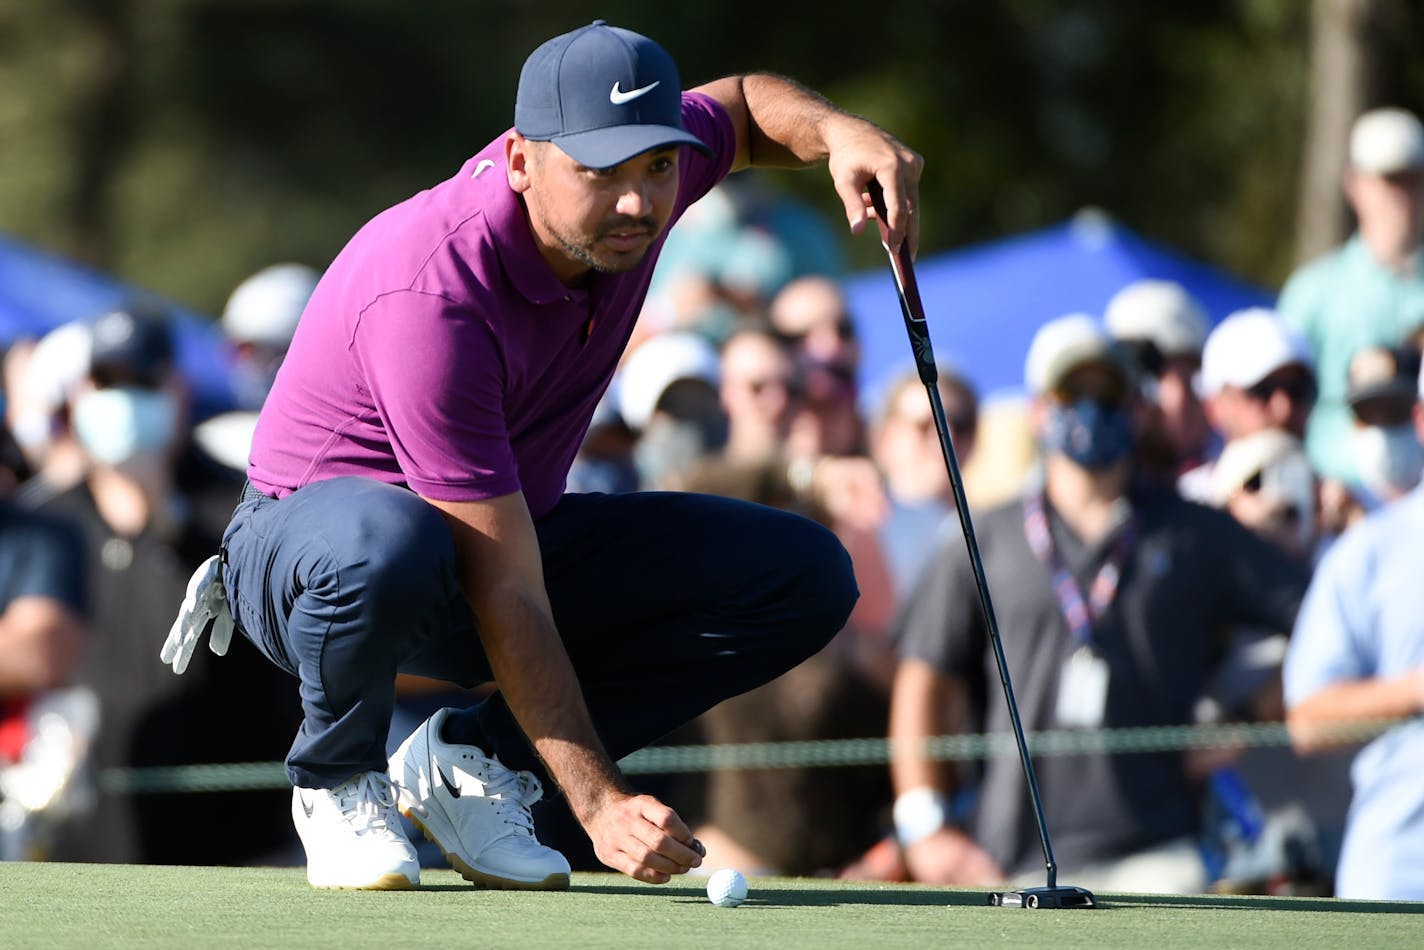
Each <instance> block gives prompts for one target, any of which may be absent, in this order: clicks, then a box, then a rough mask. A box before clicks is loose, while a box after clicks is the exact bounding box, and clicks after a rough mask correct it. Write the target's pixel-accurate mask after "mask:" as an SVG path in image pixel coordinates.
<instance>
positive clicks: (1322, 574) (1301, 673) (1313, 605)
mask: <svg viewBox="0 0 1424 950" xmlns="http://www.w3.org/2000/svg"><path fill="white" fill-rule="evenodd" d="M1351 540H1353V539H1350V538H1348V537H1347V538H1346V539H1342V541H1339V542H1336V544H1335V546H1334V547H1332V548H1331V549H1330V551H1329V552H1327V553H1326V556H1325V558H1324V559H1323V560H1322V561H1321V562H1320V565H1319V567H1317V568H1316V571H1315V577H1314V578H1313V579H1312V580H1311V583H1310V588H1309V590H1308V591H1307V592H1306V595H1305V601H1304V602H1303V603H1302V604H1301V608H1300V613H1299V615H1298V616H1297V617H1296V622H1295V630H1294V632H1293V633H1292V634H1291V640H1290V646H1289V648H1288V649H1287V651H1286V662H1285V669H1284V671H1283V677H1284V685H1285V701H1286V707H1287V708H1293V707H1295V706H1298V705H1300V704H1301V703H1303V702H1305V701H1306V700H1307V699H1309V698H1310V697H1311V696H1314V695H1315V694H1316V693H1318V692H1320V691H1321V690H1322V689H1324V688H1325V687H1327V686H1329V685H1331V684H1332V683H1337V682H1340V681H1342V680H1352V679H1359V678H1361V677H1363V676H1367V675H1369V674H1371V673H1372V672H1373V669H1372V667H1373V664H1372V662H1371V661H1370V658H1369V657H1368V656H1367V655H1366V651H1365V649H1364V645H1365V643H1366V642H1367V639H1368V638H1367V631H1366V630H1365V629H1364V626H1363V625H1364V624H1366V623H1367V622H1368V615H1367V614H1366V613H1365V609H1366V606H1367V605H1366V603H1365V600H1364V598H1365V596H1366V595H1365V591H1366V590H1367V587H1368V585H1367V584H1366V583H1365V579H1364V577H1363V576H1362V571H1361V569H1360V568H1361V560H1360V553H1361V552H1360V551H1359V547H1358V545H1355V544H1351V543H1347V542H1348V541H1351Z"/></svg>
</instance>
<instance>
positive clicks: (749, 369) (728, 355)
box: [720, 328, 801, 465]
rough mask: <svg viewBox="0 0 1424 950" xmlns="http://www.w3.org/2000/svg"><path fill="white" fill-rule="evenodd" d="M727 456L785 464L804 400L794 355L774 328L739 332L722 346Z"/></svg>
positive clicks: (744, 461) (753, 462) (739, 460)
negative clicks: (799, 410) (788, 447)
mask: <svg viewBox="0 0 1424 950" xmlns="http://www.w3.org/2000/svg"><path fill="white" fill-rule="evenodd" d="M720 391H721V397H722V408H723V409H724V410H725V411H726V413H727V448H726V453H725V454H726V457H727V459H728V460H729V461H731V462H734V463H737V464H751V465H756V464H762V463H766V462H771V461H774V460H780V461H782V463H783V464H784V463H785V459H786V455H785V449H786V437H787V435H788V434H789V433H790V431H791V420H792V419H793V418H794V417H795V414H796V411H797V409H798V408H799V407H800V400H801V380H800V379H799V378H798V376H797V373H796V364H795V362H794V360H793V359H792V356H791V353H790V351H789V350H788V348H787V347H786V345H785V344H784V343H782V342H781V340H780V338H779V337H777V336H776V335H775V334H773V333H772V332H771V331H770V330H767V329H759V328H748V329H744V330H739V331H738V332H736V333H734V334H733V335H732V337H731V338H730V339H729V340H727V343H726V345H725V346H724V347H723V348H722V379H721V389H720Z"/></svg>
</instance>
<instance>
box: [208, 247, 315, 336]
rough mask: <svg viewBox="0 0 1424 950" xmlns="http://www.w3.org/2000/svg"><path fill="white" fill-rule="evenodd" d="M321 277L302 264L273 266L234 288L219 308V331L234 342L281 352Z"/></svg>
mask: <svg viewBox="0 0 1424 950" xmlns="http://www.w3.org/2000/svg"><path fill="white" fill-rule="evenodd" d="M320 279H321V275H320V274H319V273H317V272H316V271H314V270H312V269H311V268H310V267H307V266H306V265H305V264H273V265H272V266H271V267H264V268H263V269H262V270H260V271H258V272H257V273H255V274H253V275H252V276H251V277H249V278H247V279H246V280H244V281H243V282H242V283H240V284H238V285H237V289H236V290H234V291H233V292H232V296H231V297H229V298H228V301H227V306H226V307H225V308H224V309H223V315H222V328H223V333H225V334H227V337H228V339H230V340H233V341H235V342H237V343H262V344H266V345H267V346H272V347H277V348H279V349H285V348H286V347H288V346H290V345H291V342H292V335H293V334H294V333H296V332H297V320H298V319H300V317H301V315H302V310H303V309H305V308H306V305H307V301H308V300H310V299H311V295H312V291H314V290H316V284H317V281H318V280H320Z"/></svg>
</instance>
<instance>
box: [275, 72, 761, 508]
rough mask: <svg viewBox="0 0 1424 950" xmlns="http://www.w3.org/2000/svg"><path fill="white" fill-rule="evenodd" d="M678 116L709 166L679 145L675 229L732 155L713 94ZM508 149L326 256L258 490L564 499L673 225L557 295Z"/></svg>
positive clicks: (472, 164) (477, 160)
mask: <svg viewBox="0 0 1424 950" xmlns="http://www.w3.org/2000/svg"><path fill="white" fill-rule="evenodd" d="M682 119H683V123H684V125H685V126H686V128H687V129H688V131H690V132H692V133H693V134H694V135H696V136H697V137H698V138H700V139H701V140H702V141H704V142H706V143H707V144H708V146H710V147H711V148H712V151H713V154H714V155H715V156H716V157H715V158H707V157H705V156H703V155H701V154H700V153H698V152H695V151H693V150H692V149H689V148H684V149H682V154H681V157H680V162H679V164H680V168H681V182H680V184H679V186H678V194H677V202H676V205H675V206H674V209H673V213H672V219H671V221H669V227H671V224H672V222H674V221H676V220H677V219H678V218H679V217H681V216H682V214H683V212H684V211H686V210H687V208H688V206H689V205H691V204H692V203H693V202H694V201H696V200H697V199H698V198H701V197H702V196H703V195H705V194H706V193H707V192H708V191H709V190H711V188H712V186H713V185H715V184H717V182H719V181H721V180H722V179H723V178H724V177H725V176H726V174H727V172H728V170H729V169H730V167H731V163H732V157H733V154H734V151H735V148H736V141H735V132H734V130H733V128H732V122H731V119H730V118H729V117H728V116H727V114H726V112H725V111H724V110H723V109H722V108H721V106H719V105H718V104H717V103H716V102H714V101H713V100H712V99H710V98H708V97H706V96H703V95H700V94H696V93H685V94H684V95H683V102H682ZM504 138H505V137H504V136H500V137H499V138H498V139H496V140H495V141H493V142H491V143H490V144H489V145H488V146H486V147H485V149H484V150H483V151H481V152H480V153H479V154H478V155H476V156H475V157H473V158H471V159H470V160H469V161H468V162H466V163H465V165H464V167H463V168H461V169H460V172H459V174H457V175H456V176H455V177H454V178H451V179H450V180H448V181H446V182H444V183H443V184H440V185H437V186H435V187H434V188H431V189H430V190H428V191H423V192H421V193H420V194H418V195H415V196H414V197H412V198H410V199H409V200H407V201H404V202H402V203H401V204H398V205H396V206H395V207H393V208H390V209H388V210H386V211H384V212H382V213H381V214H379V215H377V216H376V217H375V218H373V219H372V220H371V221H370V222H369V223H367V224H366V226H365V227H363V228H362V229H361V230H360V231H359V232H357V234H356V236H355V237H353V238H352V239H351V242H350V243H349V244H347V245H346V247H345V249H343V250H342V252H341V253H340V254H339V255H338V256H337V258H336V260H335V261H333V262H332V265H331V267H330V268H329V269H328V270H327V272H326V274H325V275H324V276H323V277H322V279H321V283H320V284H319V285H318V286H317V289H316V293H314V294H313V295H312V298H311V302H310V303H308V304H307V307H306V310H305V311H304V312H303V313H302V319H301V322H300V324H299V325H298V327H297V333H296V336H295V338H294V339H293V340H292V346H291V349H290V350H289V351H288V353H287V357H286V360H285V361H284V362H283V364H282V368H281V370H280V371H279V372H278V374H277V381H276V384H275V385H274V386H273V388H272V392H271V394H270V395H269V396H268V397H267V402H266V404H265V405H263V407H262V414H261V417H260V418H259V420H258V423H257V432H256V434H255V435H254V437H253V441H252V455H251V463H250V464H249V466H248V470H247V474H248V479H249V480H250V481H251V482H252V484H253V485H254V486H255V487H256V488H257V489H258V490H260V491H262V492H264V493H266V494H268V495H271V496H274V497H278V498H280V497H284V496H286V495H288V494H290V493H292V492H294V491H296V490H297V489H299V488H301V487H303V486H304V485H309V484H311V483H312V482H319V481H323V480H325V479H328V478H337V477H339V476H343V475H360V476H365V477H367V478H374V479H378V480H380V481H383V482H388V483H390V484H393V485H404V486H408V487H409V488H411V489H413V490H414V491H416V492H418V493H419V494H421V495H424V496H426V497H428V498H433V499H436V500H439V501H479V500H481V499H485V498H494V497H498V496H500V495H507V494H510V493H512V492H516V491H522V492H523V493H524V497H525V500H526V502H527V504H528V506H529V511H530V513H531V514H532V515H533V516H534V517H536V518H538V517H540V516H542V515H544V514H546V513H548V511H549V510H550V509H551V508H553V507H554V505H555V503H557V502H558V500H559V496H560V495H561V494H563V490H564V480H565V478H566V476H567V475H568V471H569V466H570V465H571V464H572V463H573V458H574V454H575V453H576V452H577V451H578V448H579V445H580V443H581V442H582V441H583V437H584V434H585V432H587V430H588V425H589V421H590V419H591V418H592V417H593V410H594V407H595V406H596V405H597V403H598V400H599V397H600V396H602V395H603V391H604V390H605V389H607V387H608V383H609V380H610V379H611V378H612V376H613V371H614V369H615V368H616V367H617V364H618V360H619V357H620V356H621V355H622V352H623V348H624V346H626V345H627V342H628V338H629V336H630V334H631V333H632V331H633V325H634V323H635V322H636V321H637V318H638V313H639V311H640V310H641V309H642V305H643V298H644V297H645V296H646V295H647V292H648V282H649V280H650V279H651V277H652V272H653V265H654V263H655V262H656V260H657V256H658V253H659V252H660V251H661V250H662V246H663V241H664V240H665V239H666V236H667V231H666V230H664V232H663V235H662V236H660V237H659V238H658V240H657V241H656V242H655V243H654V244H653V246H652V247H651V248H650V249H649V251H648V253H647V255H646V256H645V257H644V259H643V261H642V263H640V264H639V265H638V266H637V267H636V268H634V269H633V270H630V271H628V272H626V273H622V274H598V273H595V274H592V275H590V279H589V281H588V283H587V284H586V286H585V287H583V288H580V289H572V288H568V287H565V286H564V285H563V284H561V283H560V282H559V281H558V279H557V278H555V276H554V274H553V272H552V271H551V270H549V267H548V265H547V264H545V262H544V259H543V258H542V257H540V255H539V251H538V248H537V247H536V245H535V243H534V237H533V235H532V234H531V233H530V230H529V224H528V222H527V220H526V219H525V217H524V206H523V203H522V202H521V201H520V199H519V196H518V195H517V194H516V193H515V192H514V191H512V190H511V189H510V187H509V183H508V180H507V178H506V176H505V163H504ZM590 320H592V323H591V324H590ZM590 326H591V327H592V330H591V332H590V330H589V328H590Z"/></svg>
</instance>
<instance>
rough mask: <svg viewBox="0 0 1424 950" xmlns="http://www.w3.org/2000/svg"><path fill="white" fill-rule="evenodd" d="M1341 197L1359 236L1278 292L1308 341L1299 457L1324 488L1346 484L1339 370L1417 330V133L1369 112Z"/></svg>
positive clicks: (1422, 181)
mask: <svg viewBox="0 0 1424 950" xmlns="http://www.w3.org/2000/svg"><path fill="white" fill-rule="evenodd" d="M1345 196H1346V198H1347V199H1348V201H1349V203H1350V206H1351V207H1352V208H1354V210H1355V216H1356V218H1357V220H1358V223H1359V230H1358V231H1357V232H1356V234H1355V235H1354V236H1353V237H1352V238H1350V240H1349V241H1348V242H1347V243H1346V244H1345V245H1344V246H1343V247H1341V248H1339V249H1338V250H1336V251H1334V252H1332V253H1330V254H1328V255H1326V256H1325V257H1322V258H1320V259H1319V260H1316V261H1312V262H1310V263H1309V264H1306V265H1305V266H1304V267H1302V268H1301V269H1300V270H1298V271H1297V272H1296V273H1295V274H1293V275H1292V276H1291V278H1290V279H1289V280H1288V281H1287V282H1286V285H1285V288H1284V289H1283V290H1282V291H1281V297H1280V303H1279V309H1280V313H1281V316H1282V317H1284V318H1285V320H1286V321H1287V322H1288V323H1290V324H1291V326H1293V327H1294V328H1296V329H1297V330H1299V331H1300V332H1301V333H1303V334H1304V335H1305V336H1306V338H1307V339H1308V340H1309V341H1310V346H1311V349H1312V350H1313V351H1314V355H1315V363H1316V367H1317V375H1318V380H1319V385H1320V401H1319V402H1318V403H1317V404H1316V406H1315V410H1314V411H1313V412H1312V413H1311V416H1310V430H1309V432H1308V434H1307V435H1306V448H1307V450H1308V451H1309V452H1310V461H1311V464H1312V465H1314V466H1315V469H1316V471H1318V472H1319V473H1321V475H1323V476H1325V477H1326V478H1327V479H1329V480H1331V481H1334V482H1337V483H1341V484H1349V483H1351V482H1352V481H1353V480H1354V478H1355V476H1356V474H1357V473H1356V471H1355V469H1354V466H1353V464H1352V460H1353V457H1352V455H1351V452H1350V447H1351V428H1352V425H1351V421H1350V412H1349V408H1348V406H1347V405H1346V401H1345V390H1346V386H1347V375H1348V374H1347V367H1348V366H1349V363H1350V359H1351V357H1353V356H1354V355H1355V352H1356V351H1357V350H1359V349H1360V348H1362V347H1366V346H1396V345H1398V344H1400V343H1402V342H1403V341H1404V340H1405V338H1406V337H1407V336H1408V335H1409V334H1410V333H1411V332H1413V331H1415V330H1416V329H1417V328H1418V327H1419V326H1420V325H1421V324H1424V249H1421V243H1424V127H1421V126H1420V123H1419V119H1418V118H1417V117H1415V116H1414V115H1412V114H1411V113H1409V112H1406V111H1404V110H1402V109H1376V110H1374V111H1372V112H1367V113H1365V114H1364V115H1362V116H1360V117H1359V119H1357V120H1356V122H1355V125H1354V127H1353V129H1352V130H1351V132H1350V142H1349V168H1348V170H1347V172H1346V175H1345Z"/></svg>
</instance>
